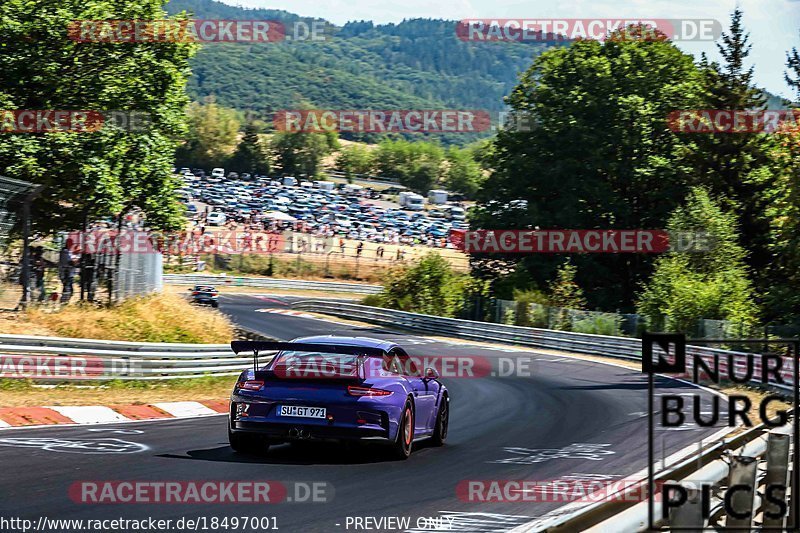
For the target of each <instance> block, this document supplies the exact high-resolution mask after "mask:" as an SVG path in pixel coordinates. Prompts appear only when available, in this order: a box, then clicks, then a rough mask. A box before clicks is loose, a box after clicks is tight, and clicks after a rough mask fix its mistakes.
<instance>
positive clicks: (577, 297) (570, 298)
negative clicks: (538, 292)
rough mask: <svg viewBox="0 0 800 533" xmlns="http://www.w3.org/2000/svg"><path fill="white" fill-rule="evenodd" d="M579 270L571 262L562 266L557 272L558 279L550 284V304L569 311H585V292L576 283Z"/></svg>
mask: <svg viewBox="0 0 800 533" xmlns="http://www.w3.org/2000/svg"><path fill="white" fill-rule="evenodd" d="M577 271H578V269H577V268H576V267H575V265H573V264H571V263H570V262H569V261H567V262H565V263H564V264H562V265H561V266H560V267H559V269H558V271H557V272H556V278H555V279H554V280H553V281H552V282H550V291H549V297H548V299H549V302H550V305H553V306H556V307H566V308H568V309H585V308H586V298H585V297H584V296H583V290H582V289H581V288H580V286H579V285H578V284H577V283H576V282H575V274H576V273H577Z"/></svg>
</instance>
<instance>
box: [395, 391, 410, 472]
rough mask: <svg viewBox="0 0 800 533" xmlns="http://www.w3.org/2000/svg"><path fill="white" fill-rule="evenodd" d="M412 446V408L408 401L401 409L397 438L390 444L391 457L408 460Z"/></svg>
mask: <svg viewBox="0 0 800 533" xmlns="http://www.w3.org/2000/svg"><path fill="white" fill-rule="evenodd" d="M413 445H414V406H413V405H412V403H411V402H410V401H406V404H405V406H404V407H403V415H402V416H401V417H400V425H399V427H398V428H397V436H396V437H395V439H394V443H392V456H394V457H395V458H396V459H402V460H405V459H408V458H409V456H410V455H411V448H412V446H413Z"/></svg>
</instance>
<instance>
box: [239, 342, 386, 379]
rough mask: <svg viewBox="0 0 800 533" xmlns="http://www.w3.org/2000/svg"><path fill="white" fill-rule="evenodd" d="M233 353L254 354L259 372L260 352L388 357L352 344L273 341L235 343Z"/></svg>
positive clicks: (374, 349)
mask: <svg viewBox="0 0 800 533" xmlns="http://www.w3.org/2000/svg"><path fill="white" fill-rule="evenodd" d="M231 350H233V353H235V354H237V355H238V354H239V353H242V352H253V371H254V372H256V371H258V355H259V353H260V352H282V351H290V350H291V351H293V352H319V353H337V354H343V355H371V356H383V355H386V350H383V349H382V348H373V347H370V346H355V345H350V344H312V343H305V342H273V341H233V342H231Z"/></svg>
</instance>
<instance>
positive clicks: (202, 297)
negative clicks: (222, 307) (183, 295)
mask: <svg viewBox="0 0 800 533" xmlns="http://www.w3.org/2000/svg"><path fill="white" fill-rule="evenodd" d="M189 290H190V291H192V303H196V304H206V305H210V306H211V307H214V308H216V307H219V291H218V290H217V289H216V287H213V286H211V285H195V286H194V288H192V289H189Z"/></svg>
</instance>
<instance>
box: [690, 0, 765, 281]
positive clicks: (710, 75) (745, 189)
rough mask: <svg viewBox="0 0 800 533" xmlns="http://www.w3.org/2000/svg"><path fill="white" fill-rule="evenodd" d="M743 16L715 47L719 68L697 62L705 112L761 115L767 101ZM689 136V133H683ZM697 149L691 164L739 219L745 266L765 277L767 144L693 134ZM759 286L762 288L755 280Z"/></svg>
mask: <svg viewBox="0 0 800 533" xmlns="http://www.w3.org/2000/svg"><path fill="white" fill-rule="evenodd" d="M742 16H743V13H742V11H741V10H740V9H736V10H735V11H734V12H733V14H732V15H731V24H730V28H729V30H728V31H727V32H725V33H723V35H722V42H721V43H717V48H718V49H719V53H720V55H721V56H722V64H718V63H716V62H713V63H708V62H707V61H706V59H705V58H703V59H702V60H701V62H700V69H701V71H702V72H703V79H704V85H705V91H706V96H705V105H704V108H705V109H715V110H737V111H742V110H760V109H763V108H764V107H765V102H766V99H765V97H764V94H763V92H762V91H761V90H759V89H757V88H756V87H755V86H754V84H753V72H754V70H753V67H752V66H750V67H748V66H747V64H746V62H747V58H748V56H749V55H750V48H751V44H750V43H749V35H748V34H747V33H746V32H745V29H744V26H743V25H742ZM687 135H689V134H687ZM691 137H692V140H693V141H694V142H695V146H696V150H694V151H693V157H692V161H693V162H694V166H695V168H696V169H697V173H698V175H699V177H700V181H699V183H703V184H706V185H708V187H709V188H710V191H711V193H712V194H713V195H715V196H716V197H718V198H719V199H720V200H721V201H722V202H723V204H724V207H725V209H726V210H728V211H732V212H735V213H736V214H737V219H738V225H739V228H740V231H741V233H742V242H744V243H746V245H747V248H748V250H749V251H750V254H749V255H748V258H747V261H748V264H749V265H750V267H751V269H752V271H753V272H756V273H760V272H765V271H766V269H767V267H768V265H769V264H770V262H771V261H772V258H771V257H770V253H769V250H768V246H769V242H768V235H769V218H768V216H767V215H766V211H767V209H768V208H769V203H770V200H769V198H768V196H769V194H768V191H769V190H770V189H771V188H772V187H773V186H774V183H773V180H772V174H771V172H769V171H768V170H767V168H768V165H769V163H770V161H769V152H770V143H771V142H772V141H771V139H768V136H767V135H763V134H754V133H719V134H692V135H691ZM757 281H758V282H759V285H760V286H764V285H765V284H766V280H765V278H763V277H761V276H759V278H758V280H757Z"/></svg>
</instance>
